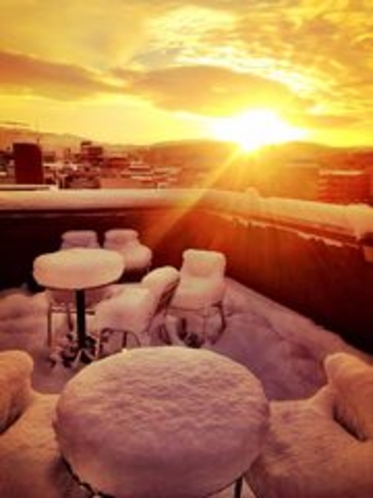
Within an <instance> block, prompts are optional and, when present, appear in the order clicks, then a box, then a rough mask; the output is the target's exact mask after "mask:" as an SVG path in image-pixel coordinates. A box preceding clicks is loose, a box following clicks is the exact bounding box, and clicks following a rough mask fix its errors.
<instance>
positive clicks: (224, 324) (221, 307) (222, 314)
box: [217, 302, 227, 330]
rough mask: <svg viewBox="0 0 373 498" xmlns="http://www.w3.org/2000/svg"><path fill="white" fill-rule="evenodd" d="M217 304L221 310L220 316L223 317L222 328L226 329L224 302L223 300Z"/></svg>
mask: <svg viewBox="0 0 373 498" xmlns="http://www.w3.org/2000/svg"><path fill="white" fill-rule="evenodd" d="M217 306H218V310H219V313H220V318H221V328H222V330H224V329H225V328H226V326H227V321H226V319H225V315H224V307H223V303H222V302H221V303H219V304H218V305H217Z"/></svg>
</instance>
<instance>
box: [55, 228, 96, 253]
mask: <svg viewBox="0 0 373 498" xmlns="http://www.w3.org/2000/svg"><path fill="white" fill-rule="evenodd" d="M73 247H93V248H95V247H100V244H99V242H98V238H97V233H96V232H95V231H94V230H68V231H67V232H64V233H63V234H62V235H61V249H71V248H73Z"/></svg>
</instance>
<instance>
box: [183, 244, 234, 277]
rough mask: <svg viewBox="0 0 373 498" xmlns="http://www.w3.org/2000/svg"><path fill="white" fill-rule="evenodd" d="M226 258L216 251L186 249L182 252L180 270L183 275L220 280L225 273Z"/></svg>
mask: <svg viewBox="0 0 373 498" xmlns="http://www.w3.org/2000/svg"><path fill="white" fill-rule="evenodd" d="M225 267H226V257H225V255H224V254H223V253H221V252H217V251H208V250H202V249H186V250H185V251H184V252H183V263H182V266H181V269H180V272H181V275H182V277H184V276H185V275H188V276H194V277H202V278H212V277H217V278H222V277H223V276H224V273H225Z"/></svg>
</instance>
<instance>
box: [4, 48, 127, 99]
mask: <svg viewBox="0 0 373 498" xmlns="http://www.w3.org/2000/svg"><path fill="white" fill-rule="evenodd" d="M0 74H1V80H0V89H1V90H2V91H3V92H8V93H17V94H21V95H22V94H23V95H39V96H44V97H50V98H55V99H62V100H68V99H71V100H74V99H79V98H83V97H88V96H92V95H96V94H99V93H103V92H113V91H118V89H116V88H115V87H113V85H111V84H109V83H106V82H104V81H103V80H101V79H100V75H99V74H96V73H94V72H93V71H90V70H87V69H85V68H82V67H79V66H74V65H71V64H61V63H54V62H48V61H43V60H41V59H37V58H35V57H30V56H27V55H21V54H14V53H9V52H4V51H0Z"/></svg>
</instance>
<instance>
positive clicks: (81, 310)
mask: <svg viewBox="0 0 373 498" xmlns="http://www.w3.org/2000/svg"><path fill="white" fill-rule="evenodd" d="M75 297H76V322H77V327H76V328H77V334H78V346H79V349H84V348H85V346H86V334H85V294H84V290H82V289H79V290H77V291H75Z"/></svg>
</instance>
